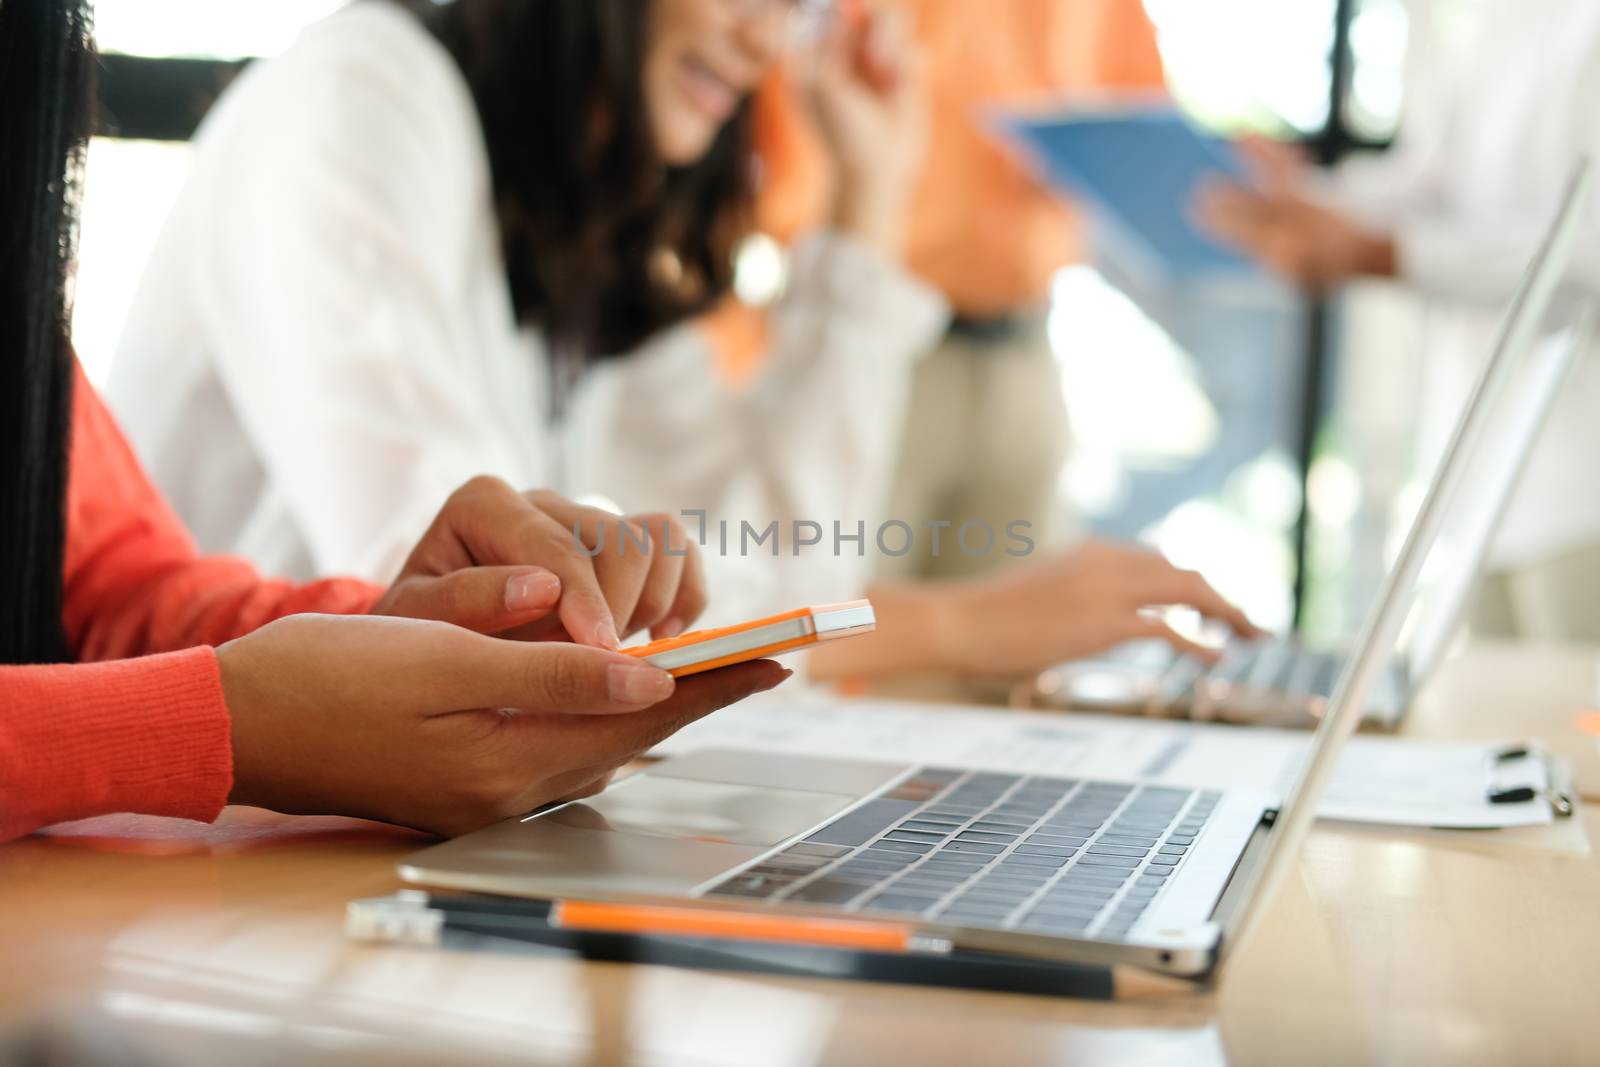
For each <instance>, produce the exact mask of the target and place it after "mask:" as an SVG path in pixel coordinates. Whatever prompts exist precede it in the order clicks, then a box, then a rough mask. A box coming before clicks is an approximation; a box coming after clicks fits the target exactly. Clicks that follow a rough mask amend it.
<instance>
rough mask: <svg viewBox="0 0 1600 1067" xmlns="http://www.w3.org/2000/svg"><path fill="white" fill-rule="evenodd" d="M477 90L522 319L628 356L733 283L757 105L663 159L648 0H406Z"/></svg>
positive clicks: (595, 350) (592, 351) (603, 351)
mask: <svg viewBox="0 0 1600 1067" xmlns="http://www.w3.org/2000/svg"><path fill="white" fill-rule="evenodd" d="M401 2H402V3H404V4H405V6H407V7H409V8H410V9H411V10H412V11H413V12H414V13H415V14H416V15H417V17H418V18H420V19H421V20H422V21H423V24H424V25H425V26H427V27H428V29H429V30H430V31H431V32H432V33H433V35H434V36H435V37H436V38H437V39H438V40H439V41H440V42H441V43H442V44H443V45H444V47H445V48H446V49H447V50H448V51H449V52H450V54H451V55H452V56H454V57H455V60H456V62H457V64H458V65H459V66H460V67H461V70H462V73H463V74H464V76H465V78H466V81H467V84H468V85H469V86H470V87H471V90H472V95H473V99H474V101H475V103H476V105H477V109H478V117H479V120H480V122H481V123H482V126H483V134H484V140H485V143H486V144H487V146H488V150H489V163H490V169H491V171H492V174H493V181H494V192H495V201H496V210H497V212H498V215H499V222H500V234H501V243H502V247H503V251H504V255H505V263H506V272H507V275H508V280H509V282H510V286H511V298H512V303H513V304H514V306H515V308H516V312H517V316H518V318H519V319H520V320H521V321H523V322H524V323H530V324H538V325H540V326H542V327H543V328H544V329H546V330H547V331H549V332H550V333H551V334H552V335H553V336H554V337H555V338H556V340H557V341H558V342H562V341H565V342H571V343H574V344H575V345H576V346H578V347H579V348H580V349H581V350H582V351H583V352H584V354H586V355H589V356H601V355H614V354H618V353H622V352H626V351H627V350H628V349H630V348H633V347H634V346H636V345H638V344H639V342H641V341H643V340H644V339H645V338H646V337H648V336H649V335H650V334H652V333H655V332H656V331H657V330H660V329H662V328H663V327H665V326H668V325H671V324H672V323H675V322H677V321H679V320H681V319H684V318H686V317H688V316H690V315H694V314H697V313H698V312H700V311H703V310H705V309H706V308H708V307H709V306H711V304H713V303H714V302H715V301H716V300H717V299H718V298H719V297H721V296H722V295H723V294H724V293H726V292H727V290H728V289H729V287H730V286H731V284H732V276H733V251H734V246H735V245H736V244H737V242H738V240H739V237H740V235H741V234H742V233H743V231H744V228H745V226H746V224H747V221H748V217H749V205H750V199H751V182H752V174H751V163H750V152H749V124H750V120H749V101H745V103H744V105H743V106H742V107H741V109H740V110H739V112H738V113H737V114H736V115H735V116H734V118H732V119H731V120H730V121H729V122H728V123H727V125H726V126H725V127H724V128H723V130H722V131H721V133H720V134H719V135H718V137H717V139H716V141H715V143H714V144H713V146H712V148H711V150H710V151H709V152H708V153H707V155H706V156H705V158H703V159H702V160H700V161H699V162H698V163H696V164H694V165H693V166H689V167H681V168H670V169H669V168H667V167H666V166H665V165H664V164H663V163H662V162H661V160H660V158H659V155H658V153H657V151H656V148H655V142H654V139H653V137H652V135H651V130H650V125H649V119H648V112H647V109H646V107H645V100H644V89H643V74H642V72H643V68H644V58H645V40H646V34H647V32H648V20H649V16H650V7H651V4H650V0H453V2H451V3H447V4H443V5H440V4H437V3H434V2H432V0H401Z"/></svg>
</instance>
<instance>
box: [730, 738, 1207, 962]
mask: <svg viewBox="0 0 1600 1067" xmlns="http://www.w3.org/2000/svg"><path fill="white" fill-rule="evenodd" d="M1219 799H1220V794H1219V793H1216V792H1201V791H1196V790H1189V789H1176V788H1169V787H1160V786H1138V785H1125V784H1119V783H1112V782H1082V781H1075V780H1072V779H1066V778H1043V777H1037V776H1025V775H1015V774H997V773H987V772H968V771H959V770H951V769H947V768H938V767H926V768H921V769H919V770H918V771H917V772H916V773H915V774H914V775H912V777H911V778H909V779H908V780H906V781H905V782H903V783H902V784H901V785H899V786H898V787H896V788H895V789H894V790H893V791H892V792H889V793H886V794H884V795H882V796H879V797H875V798H874V799H872V800H869V801H867V802H866V803H865V804H863V805H861V806H860V807H858V808H856V809H854V810H853V811H850V812H848V813H846V814H845V815H843V816H841V817H839V818H837V819H835V820H834V821H833V822H831V823H829V824H828V825H827V826H825V827H823V828H822V829H820V830H818V831H816V832H815V833H813V834H811V835H810V836H809V837H807V838H806V839H805V840H803V841H797V842H795V843H794V844H792V845H790V846H789V847H787V848H785V849H783V850H782V851H781V852H777V853H774V854H773V855H770V856H767V857H764V858H763V859H762V860H761V861H760V863H758V864H756V865H755V866H752V867H749V868H746V869H744V870H742V871H739V872H738V873H736V874H734V875H731V876H729V877H727V878H724V879H722V880H721V881H719V882H718V883H716V884H715V885H713V886H712V887H711V888H710V889H709V890H707V891H706V895H707V896H713V897H717V896H720V897H738V898H742V899H745V900H764V901H769V902H772V903H781V902H791V901H792V902H799V903H806V904H828V905H833V906H836V907H841V908H845V909H847V910H850V911H858V912H863V913H873V914H887V915H901V916H915V917H918V918H923V919H930V920H935V921H940V922H945V923H950V924H953V925H961V926H984V927H995V928H999V929H1007V930H1023V931H1035V932H1040V933H1048V934H1054V935H1057V936H1088V935H1092V936H1095V937H1100V938H1111V939H1115V938H1118V937H1121V936H1124V935H1126V934H1127V933H1128V931H1129V930H1131V929H1132V928H1133V925H1134V924H1135V923H1137V922H1138V921H1139V919H1140V917H1141V916H1143V915H1144V913H1145V911H1146V910H1147V909H1148V908H1149V907H1150V903H1151V901H1153V900H1155V899H1156V898H1157V897H1158V896H1159V895H1160V893H1161V891H1162V890H1163V888H1165V886H1166V885H1167V883H1168V882H1169V881H1170V879H1171V878H1172V875H1173V872H1174V871H1176V870H1178V869H1179V868H1180V867H1181V866H1182V864H1183V861H1184V858H1185V857H1186V856H1187V855H1188V853H1189V851H1190V849H1192V848H1193V847H1194V844H1195V841H1196V839H1197V838H1198V837H1199V835H1200V834H1201V832H1202V831H1203V830H1204V828H1205V825H1206V822H1207V820H1208V819H1209V818H1210V816H1211V813H1212V811H1213V809H1215V807H1216V805H1217V802H1218V800H1219Z"/></svg>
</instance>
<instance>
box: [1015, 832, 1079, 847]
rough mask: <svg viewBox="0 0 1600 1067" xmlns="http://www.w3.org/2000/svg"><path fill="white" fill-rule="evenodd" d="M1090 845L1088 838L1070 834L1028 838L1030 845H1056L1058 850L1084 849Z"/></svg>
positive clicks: (1035, 835) (1033, 835) (1040, 835)
mask: <svg viewBox="0 0 1600 1067" xmlns="http://www.w3.org/2000/svg"><path fill="white" fill-rule="evenodd" d="M1088 843H1089V840H1088V838H1085V837H1074V836H1072V835H1069V834H1032V835H1030V836H1029V837H1028V844H1030V845H1055V846H1057V847H1058V848H1082V847H1083V846H1084V845H1087V844H1088Z"/></svg>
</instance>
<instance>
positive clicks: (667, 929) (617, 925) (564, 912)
mask: <svg viewBox="0 0 1600 1067" xmlns="http://www.w3.org/2000/svg"><path fill="white" fill-rule="evenodd" d="M346 927H347V929H348V931H349V932H350V934H351V935H352V936H355V937H358V938H361V939H364V940H400V941H410V942H416V943H434V942H437V941H438V939H439V937H440V935H441V933H442V932H443V931H444V930H446V929H459V930H468V931H471V932H474V933H485V932H490V930H491V929H499V930H505V931H506V932H514V931H515V932H538V931H552V930H566V931H572V932H581V933H607V934H640V935H646V936H655V937H667V938H686V939H695V940H737V941H765V942H770V943H776V944H791V945H807V946H812V947H817V948H839V949H851V950H855V951H861V952H888V953H910V952H916V953H936V954H942V953H948V952H949V951H951V948H952V947H953V946H952V945H951V943H950V942H949V941H948V940H946V939H944V938H938V937H930V936H927V935H924V934H920V933H919V932H918V931H917V930H916V928H915V927H914V926H911V925H908V924H905V923H882V922H870V921H866V922H864V921H861V920H851V919H828V918H817V917H809V916H787V915H785V916H777V915H758V914H751V913H748V912H722V911H713V910H710V909H707V910H703V911H702V910H699V909H690V908H672V907H655V906H649V905H633V904H602V903H594V902H590V901H553V902H552V901H535V900H516V899H509V898H505V899H497V898H494V897H470V896H463V897H443V896H437V895H433V894H428V893H422V892H416V891H409V892H404V893H401V894H398V895H397V896H395V897H391V898H381V899H378V900H366V901H353V902H352V903H351V905H350V907H349V909H348V911H347V914H346Z"/></svg>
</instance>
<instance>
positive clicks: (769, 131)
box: [707, 0, 1164, 577]
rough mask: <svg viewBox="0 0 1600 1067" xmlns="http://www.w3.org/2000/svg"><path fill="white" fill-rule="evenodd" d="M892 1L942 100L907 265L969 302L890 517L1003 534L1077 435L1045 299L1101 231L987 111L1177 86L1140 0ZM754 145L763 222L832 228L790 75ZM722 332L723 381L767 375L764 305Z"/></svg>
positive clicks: (1031, 516)
mask: <svg viewBox="0 0 1600 1067" xmlns="http://www.w3.org/2000/svg"><path fill="white" fill-rule="evenodd" d="M878 2H879V3H880V4H881V5H883V6H886V7H889V8H891V9H894V10H897V11H899V12H900V13H901V14H903V15H904V16H905V17H906V18H907V19H908V20H909V21H910V22H911V23H912V25H913V27H914V31H915V32H914V37H915V40H916V42H917V44H918V46H919V49H920V52H921V63H922V66H923V72H922V74H923V77H924V79H925V80H926V83H927V93H928V100H929V104H930V107H931V115H930V122H929V139H928V145H927V153H926V157H925V161H924V164H923V167H922V173H921V177H920V179H919V184H918V188H917V190H916V194H915V196H914V198H913V203H912V206H911V211H910V217H909V219H908V220H907V227H906V235H905V240H904V248H905V259H906V262H907V264H908V265H909V266H910V268H911V270H912V271H913V272H914V273H916V274H917V275H920V276H921V277H922V278H924V279H926V280H928V281H930V282H932V283H933V285H934V286H935V287H936V288H938V289H939V290H941V291H942V292H943V293H944V294H945V296H946V297H947V298H948V299H949V301H950V303H951V306H952V308H953V310H954V312H955V318H954V320H953V323H952V326H951V328H950V331H949V333H948V335H947V336H946V338H945V340H944V342H943V343H942V344H941V345H940V346H939V348H938V349H937V350H936V351H934V352H932V353H931V354H930V355H928V356H927V357H926V358H924V359H923V360H922V361H921V363H920V365H919V367H918V369H917V372H916V380H915V382H914V385H913V392H912V399H911V407H910V411H909V414H908V424H907V427H906V431H905V437H904V442H903V445H902V450H901V458H900V462H899V465H898V470H897V472H896V477H895V479H894V494H893V497H892V498H891V500H890V502H889V506H888V514H891V515H894V516H896V517H897V518H901V519H904V520H906V521H910V522H912V523H913V525H915V524H916V521H917V520H919V519H922V518H924V517H945V518H950V517H959V518H961V519H966V518H982V519H985V520H986V521H988V522H989V523H990V525H991V526H993V527H995V528H997V529H1002V528H1004V527H1005V524H1006V523H1007V522H1009V521H1011V520H1013V519H1027V520H1029V521H1031V522H1032V523H1033V524H1034V528H1035V529H1036V530H1039V531H1041V532H1048V531H1049V530H1050V529H1051V527H1052V526H1053V525H1056V524H1055V523H1054V522H1053V520H1054V519H1055V518H1056V513H1057V511H1058V510H1059V507H1058V504H1057V501H1056V484H1057V481H1058V476H1059V473H1060V467H1061V463H1062V460H1063V459H1064V456H1065V452H1066V447H1067V437H1068V435H1067V425H1066V410H1065V407H1064V405H1063V403H1062V399H1061V382H1060V377H1059V372H1058V370H1057V367H1056V363H1055V360H1054V357H1053V355H1052V353H1051V350H1050V346H1049V342H1048V338H1047V337H1046V335H1045V310H1046V307H1047V305H1048V302H1049V291H1050V283H1051V279H1052V278H1053V277H1054V275H1055V273H1056V272H1057V271H1058V270H1060V269H1061V268H1062V267H1064V266H1067V265H1069V264H1072V263H1076V262H1080V261H1082V260H1083V259H1085V258H1086V256H1087V253H1088V248H1087V234H1086V232H1085V225H1084V221H1083V219H1082V218H1081V216H1080V215H1079V213H1078V212H1077V211H1076V210H1075V208H1074V207H1073V206H1072V205H1071V204H1069V203H1067V202H1066V201H1065V200H1063V199H1062V198H1061V197H1060V196H1059V195H1057V194H1056V193H1055V192H1054V191H1053V190H1051V189H1049V188H1047V187H1046V186H1045V185H1043V184H1041V183H1040V182H1039V181H1038V180H1036V179H1035V177H1034V176H1033V175H1032V174H1031V173H1030V172H1029V171H1028V170H1027V169H1026V167H1025V166H1023V165H1022V163H1021V162H1020V161H1019V160H1018V159H1017V158H1016V157H1015V156H1014V155H1013V154H1011V153H1010V152H1009V151H1008V150H1007V148H1006V147H1005V146H1004V145H1002V144H1001V143H999V142H998V141H997V140H996V139H995V137H994V136H993V134H992V133H991V132H989V131H988V130H986V129H985V128H984V125H983V121H984V120H983V116H984V113H985V111H986V110H988V109H992V108H996V107H1005V106H1012V105H1026V104H1030V103H1035V102H1038V101H1041V100H1059V99H1061V98H1063V97H1068V96H1071V95H1073V94H1081V93H1089V92H1093V93H1104V92H1119V91H1120V92H1152V91H1161V90H1162V89H1163V87H1164V81H1163V72H1162V65H1161V56H1160V53H1159V51H1158V49H1157V47H1156V37H1155V30H1154V27H1153V26H1152V25H1151V24H1150V21H1149V19H1148V17H1147V16H1146V15H1145V13H1144V7H1143V4H1142V2H1141V0H997V2H993V3H982V4H979V3H953V2H951V0H878ZM858 6H859V5H858ZM850 14H851V12H850V11H849V10H848V9H847V10H846V11H845V12H844V17H850ZM755 141H756V150H757V154H758V156H759V159H760V163H761V166H760V173H761V175H762V184H761V189H760V197H759V200H758V203H757V222H758V227H759V228H760V230H761V231H762V232H764V233H765V234H767V235H770V236H772V237H775V238H777V239H778V240H780V241H785V242H787V241H790V240H792V239H794V238H795V237H796V236H798V235H800V234H802V233H804V232H806V231H807V230H810V229H813V228H815V227H816V226H817V225H819V224H820V223H821V221H822V216H823V213H824V211H825V206H826V204H827V203H828V194H827V188H828V185H829V183H830V182H831V181H832V180H833V179H832V175H831V170H830V168H831V164H830V161H829V159H828V157H827V153H826V150H825V149H824V147H823V143H822V140H821V139H820V138H819V137H818V136H817V135H816V133H815V131H814V130H813V129H812V128H811V125H810V122H809V120H808V117H807V114H806V108H805V106H804V102H803V101H802V100H801V98H800V95H799V94H798V93H797V92H796V87H795V85H794V84H793V83H792V80H791V79H790V77H789V76H787V75H786V74H785V73H783V72H775V73H774V74H773V75H771V76H770V77H769V78H768V80H767V82H766V84H764V85H763V86H762V89H761V91H760V93H759V94H758V97H757V111H756V119H755ZM707 328H708V330H709V331H710V332H711V334H712V336H713V338H714V341H715V346H716V348H717V350H718V353H719V358H720V361H721V365H722V369H723V372H724V374H725V375H727V376H728V377H730V378H732V379H733V380H741V379H745V378H748V377H751V376H753V375H754V373H755V372H756V370H757V368H758V367H759V365H760V363H761V359H762V353H763V346H764V343H765V332H764V324H763V316H762V314H761V311H760V309H759V308H751V307H749V306H743V305H732V306H727V307H724V308H723V309H721V310H720V311H719V312H718V313H716V314H715V315H713V316H711V317H710V318H709V319H708V321H707ZM985 562H987V561H986V560H983V559H976V558H974V557H969V556H967V555H964V554H962V553H945V554H943V555H942V556H940V557H938V558H934V557H932V556H930V555H928V554H926V553H917V552H913V553H911V554H908V555H906V556H904V557H900V558H898V559H887V558H886V559H884V560H882V561H880V566H881V567H882V568H883V569H884V570H888V571H892V572H893V573H894V574H895V575H896V576H901V577H910V576H934V575H939V574H945V575H949V574H957V573H960V572H962V571H963V570H964V569H967V568H971V567H973V566H981V565H982V564H984V563H985Z"/></svg>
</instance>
